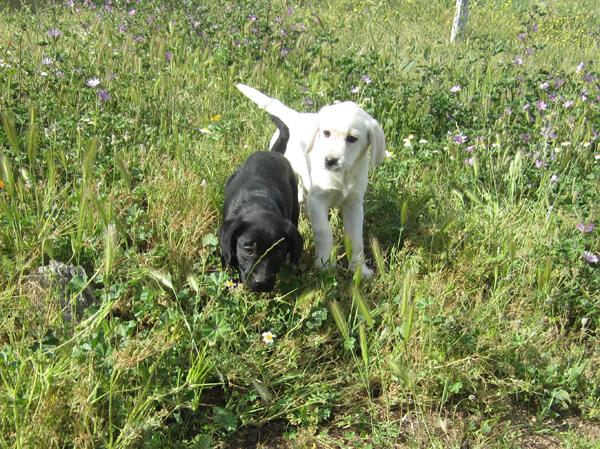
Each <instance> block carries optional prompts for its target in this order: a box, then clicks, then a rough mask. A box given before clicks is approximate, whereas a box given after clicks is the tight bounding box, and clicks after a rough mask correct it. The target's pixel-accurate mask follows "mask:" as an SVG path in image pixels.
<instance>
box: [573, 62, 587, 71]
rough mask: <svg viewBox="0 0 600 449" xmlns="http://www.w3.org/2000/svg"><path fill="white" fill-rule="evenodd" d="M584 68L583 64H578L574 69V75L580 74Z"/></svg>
mask: <svg viewBox="0 0 600 449" xmlns="http://www.w3.org/2000/svg"><path fill="white" fill-rule="evenodd" d="M584 68H585V63H583V62H580V63H579V65H578V66H577V67H576V68H575V73H579V72H581V71H582V70H583V69H584Z"/></svg>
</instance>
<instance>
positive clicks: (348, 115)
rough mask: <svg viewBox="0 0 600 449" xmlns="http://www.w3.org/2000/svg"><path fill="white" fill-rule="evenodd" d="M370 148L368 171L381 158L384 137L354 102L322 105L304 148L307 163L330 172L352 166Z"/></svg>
mask: <svg viewBox="0 0 600 449" xmlns="http://www.w3.org/2000/svg"><path fill="white" fill-rule="evenodd" d="M369 145H370V146H371V158H370V166H371V168H373V167H375V166H376V165H378V164H380V163H381V162H383V160H384V159H385V137H384V135H383V130H382V129H381V126H379V123H377V120H375V119H374V118H373V117H371V116H370V115H369V114H367V113H366V112H365V111H363V110H362V109H361V108H360V107H359V106H358V105H357V104H356V103H354V102H352V101H345V102H343V103H336V104H333V105H330V106H325V107H324V108H323V109H321V110H320V111H319V112H318V114H317V121H316V130H315V133H314V135H313V137H312V139H311V141H310V142H309V143H308V145H307V147H306V152H307V153H311V160H313V161H316V163H317V164H322V167H323V168H325V169H327V170H330V171H332V172H341V171H345V170H347V169H349V168H351V167H353V166H354V165H355V163H356V161H357V160H358V159H360V158H363V157H366V153H367V149H368V148H369Z"/></svg>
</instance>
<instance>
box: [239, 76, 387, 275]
mask: <svg viewBox="0 0 600 449" xmlns="http://www.w3.org/2000/svg"><path fill="white" fill-rule="evenodd" d="M237 88H238V89H239V90H240V91H241V92H242V93H243V94H244V95H245V96H247V97H248V98H249V99H250V100H252V101H253V102H255V103H256V104H258V105H259V106H260V107H261V108H262V109H264V110H266V111H267V112H268V113H269V114H271V115H274V116H276V117H278V118H279V119H280V120H281V121H283V122H284V123H285V124H286V125H287V127H288V128H289V130H290V138H289V141H288V145H287V150H286V152H285V157H286V158H288V160H289V161H290V163H291V164H292V168H293V169H294V170H295V171H296V173H297V174H298V183H299V186H300V188H299V189H298V192H299V193H298V195H299V200H300V201H302V200H303V199H304V197H306V204H307V211H308V218H309V220H310V223H311V226H312V229H313V233H314V237H315V249H316V259H315V264H316V266H317V267H318V268H323V267H325V266H326V265H327V264H328V263H329V258H330V256H331V250H332V249H333V234H332V231H331V227H330V226H329V217H328V213H329V209H331V208H333V207H338V208H340V209H341V211H342V218H343V220H344V230H345V232H346V234H347V235H348V237H349V238H350V243H351V244H352V257H351V259H350V269H355V268H356V267H357V266H360V267H361V270H362V274H363V277H365V278H367V277H370V276H371V275H372V274H373V271H372V270H371V269H370V268H369V267H367V265H366V263H365V260H364V244H363V221H364V210H363V198H364V196H365V192H366V190H367V183H368V172H369V166H370V167H375V166H376V165H378V164H380V163H381V162H383V160H384V159H385V138H384V135H383V131H382V129H381V126H379V123H377V120H375V119H374V118H373V117H371V116H370V115H369V114H367V113H366V112H365V111H363V110H362V109H361V108H360V107H358V105H357V104H356V103H353V102H351V101H345V102H343V103H336V104H333V105H330V106H325V107H324V108H322V109H321V110H320V111H319V112H318V113H316V114H315V113H303V112H297V111H294V110H293V109H290V108H289V107H287V106H286V105H284V104H283V103H281V102H280V101H279V100H276V99H274V98H270V97H268V96H266V95H264V94H263V93H261V92H259V91H257V90H256V89H254V88H252V87H249V86H246V85H244V84H238V85H237ZM276 139H277V132H276V133H275V135H274V136H273V139H272V140H271V144H273V143H274V142H275V140H276ZM369 146H370V147H371V154H370V155H369V154H368V151H367V149H368V148H369Z"/></svg>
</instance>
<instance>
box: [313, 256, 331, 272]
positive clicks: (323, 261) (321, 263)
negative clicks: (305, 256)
mask: <svg viewBox="0 0 600 449" xmlns="http://www.w3.org/2000/svg"><path fill="white" fill-rule="evenodd" d="M315 268H316V269H317V270H319V271H325V270H328V269H329V268H331V262H330V261H329V259H328V258H322V257H317V258H315Z"/></svg>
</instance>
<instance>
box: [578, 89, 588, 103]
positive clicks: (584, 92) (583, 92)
mask: <svg viewBox="0 0 600 449" xmlns="http://www.w3.org/2000/svg"><path fill="white" fill-rule="evenodd" d="M579 98H581V101H587V99H588V92H587V90H583V91H581V97H579Z"/></svg>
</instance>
